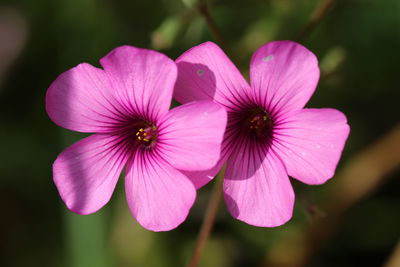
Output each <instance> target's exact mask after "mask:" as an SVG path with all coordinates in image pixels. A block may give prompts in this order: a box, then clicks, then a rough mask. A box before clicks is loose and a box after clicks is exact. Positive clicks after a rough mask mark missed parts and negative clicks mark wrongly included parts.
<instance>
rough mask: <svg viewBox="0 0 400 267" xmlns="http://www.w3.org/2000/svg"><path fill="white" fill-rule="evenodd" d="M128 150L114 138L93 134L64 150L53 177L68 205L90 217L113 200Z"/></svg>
mask: <svg viewBox="0 0 400 267" xmlns="http://www.w3.org/2000/svg"><path fill="white" fill-rule="evenodd" d="M126 150H127V148H125V147H123V146H120V145H119V140H118V138H117V137H115V136H111V135H103V134H94V135H92V136H89V137H87V138H84V139H82V140H80V141H79V142H77V143H75V144H73V145H72V146H70V147H68V148H67V149H66V150H64V151H63V152H62V153H61V154H60V155H59V156H58V157H57V159H56V161H55V162H54V165H53V177H54V182H55V184H56V186H57V189H58V191H59V193H60V195H61V198H62V199H63V201H64V202H65V205H67V207H68V208H69V209H70V210H72V211H73V212H76V213H78V214H90V213H93V212H96V211H97V210H99V209H100V208H101V207H103V206H104V205H105V204H106V203H107V202H108V201H109V200H110V197H111V194H112V192H113V191H114V188H115V184H116V183H117V180H118V177H119V175H120V173H121V170H122V168H123V167H124V165H125V162H126V160H127V151H126Z"/></svg>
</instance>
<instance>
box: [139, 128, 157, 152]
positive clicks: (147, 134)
mask: <svg viewBox="0 0 400 267" xmlns="http://www.w3.org/2000/svg"><path fill="white" fill-rule="evenodd" d="M135 135H136V142H138V143H139V144H141V145H143V146H145V147H149V146H152V145H154V143H155V141H156V139H157V135H158V132H157V127H156V126H155V125H154V124H151V123H149V122H146V123H144V125H143V126H142V127H140V128H139V130H137V132H136V134H135Z"/></svg>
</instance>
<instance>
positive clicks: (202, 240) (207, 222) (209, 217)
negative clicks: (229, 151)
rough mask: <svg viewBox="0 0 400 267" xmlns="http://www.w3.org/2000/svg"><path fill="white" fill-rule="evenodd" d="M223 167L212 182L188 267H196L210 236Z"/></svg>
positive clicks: (222, 177) (218, 204)
mask: <svg viewBox="0 0 400 267" xmlns="http://www.w3.org/2000/svg"><path fill="white" fill-rule="evenodd" d="M224 174H225V165H224V167H223V168H222V171H221V174H220V175H218V176H217V177H216V178H215V179H214V180H216V181H214V187H213V191H212V194H211V199H210V202H208V206H207V210H206V213H205V216H204V219H203V223H202V225H201V228H200V232H199V235H198V236H197V241H196V245H195V247H194V250H193V254H192V257H191V258H190V261H189V265H188V266H189V267H196V266H198V264H199V261H200V258H201V255H202V253H203V250H204V247H205V245H206V243H207V241H208V239H209V237H210V235H211V231H212V229H213V226H214V223H215V218H216V216H217V212H218V209H219V207H220V203H221V199H222V184H223V181H224Z"/></svg>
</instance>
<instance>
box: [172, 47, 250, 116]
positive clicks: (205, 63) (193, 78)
mask: <svg viewBox="0 0 400 267" xmlns="http://www.w3.org/2000/svg"><path fill="white" fill-rule="evenodd" d="M176 63H177V65H178V79H177V82H176V85H175V91H174V97H175V98H176V100H178V102H180V103H188V102H191V101H194V100H215V101H216V102H218V103H220V104H222V105H224V106H226V107H227V108H228V109H236V108H237V107H238V106H241V105H242V104H243V103H247V102H248V96H247V95H248V92H249V91H250V87H249V85H248V83H247V82H246V80H245V79H244V78H243V76H242V75H241V74H240V72H239V70H238V69H237V68H236V67H235V65H234V64H233V63H232V62H231V61H230V59H229V58H228V57H227V56H226V55H225V53H224V52H223V51H222V50H221V49H220V48H219V47H218V46H217V45H216V44H214V43H212V42H206V43H203V44H200V45H198V46H195V47H193V48H192V49H190V50H188V51H186V52H185V53H183V54H182V55H181V56H180V57H179V58H178V59H177V60H176Z"/></svg>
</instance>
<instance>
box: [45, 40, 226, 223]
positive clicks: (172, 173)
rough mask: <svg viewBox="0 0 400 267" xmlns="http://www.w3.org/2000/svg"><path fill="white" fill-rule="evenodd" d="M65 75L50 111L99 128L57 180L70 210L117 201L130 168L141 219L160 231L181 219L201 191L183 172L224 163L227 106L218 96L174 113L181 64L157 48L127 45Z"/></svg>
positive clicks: (65, 155) (131, 198)
mask: <svg viewBox="0 0 400 267" xmlns="http://www.w3.org/2000/svg"><path fill="white" fill-rule="evenodd" d="M100 64H101V65H102V67H103V68H104V70H103V69H99V68H95V67H93V66H91V65H89V64H86V63H83V64H80V65H78V66H77V67H75V68H72V69H71V70H68V71H66V72H65V73H63V74H61V75H60V76H59V77H58V78H57V79H56V80H55V81H54V82H53V84H52V85H51V86H50V88H49V89H48V91H47V95H46V110H47V113H48V114H49V116H50V118H51V119H52V120H53V122H55V123H56V124H58V125H59V126H61V127H64V128H66V129H69V130H73V131H78V132H87V133H95V134H93V135H91V136H89V137H87V138H84V139H82V140H80V141H79V142H77V143H75V144H73V145H72V146H70V147H69V148H67V149H66V150H65V151H64V152H62V153H61V154H60V155H59V156H58V157H57V159H56V161H55V162H54V165H53V174H54V182H55V184H56V186H57V188H58V191H59V193H60V195H61V198H62V199H63V201H64V202H65V204H66V205H67V207H68V208H69V209H70V210H72V211H74V212H76V213H79V214H89V213H93V212H96V211H97V210H99V209H100V208H101V207H103V206H104V205H105V204H106V203H107V202H108V201H109V200H110V198H111V194H112V192H113V191H114V188H115V185H116V183H117V180H118V177H119V175H120V173H121V171H122V169H123V168H124V166H125V170H126V171H125V172H126V175H125V176H126V177H125V189H126V196H127V201H128V205H129V208H130V210H131V212H132V214H133V216H134V217H135V218H136V220H137V221H138V222H139V223H140V224H141V225H142V226H143V227H145V228H147V229H149V230H153V231H166V230H170V229H172V228H175V227H177V226H178V225H179V224H180V223H182V222H183V221H184V220H185V218H186V216H187V214H188V212H189V209H190V208H191V206H192V204H193V202H194V199H195V196H196V190H195V187H194V186H193V184H192V182H191V181H190V180H189V179H188V178H187V176H185V175H184V174H183V173H182V170H185V171H193V170H205V169H208V168H211V167H212V166H213V165H215V163H216V162H217V161H218V158H219V156H220V147H221V144H220V143H221V141H222V138H223V134H224V131H225V127H226V111H225V110H224V109H223V108H221V107H220V106H219V105H217V104H215V103H213V102H211V101H200V102H195V103H189V104H186V105H183V106H180V107H177V108H175V109H173V110H171V111H168V109H169V106H170V103H171V98H172V91H173V87H174V84H175V81H176V77H177V67H176V64H175V63H174V62H173V61H172V60H170V59H169V58H167V57H166V56H164V55H163V54H160V53H158V52H155V51H151V50H146V49H139V48H135V47H129V46H123V47H119V48H116V49H114V50H113V51H112V52H110V53H109V54H108V55H106V56H105V57H104V58H102V59H101V60H100Z"/></svg>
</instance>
